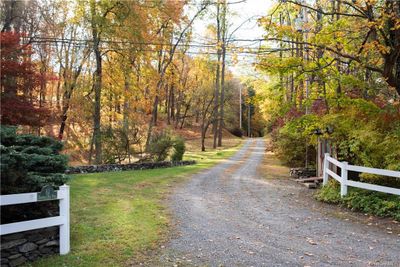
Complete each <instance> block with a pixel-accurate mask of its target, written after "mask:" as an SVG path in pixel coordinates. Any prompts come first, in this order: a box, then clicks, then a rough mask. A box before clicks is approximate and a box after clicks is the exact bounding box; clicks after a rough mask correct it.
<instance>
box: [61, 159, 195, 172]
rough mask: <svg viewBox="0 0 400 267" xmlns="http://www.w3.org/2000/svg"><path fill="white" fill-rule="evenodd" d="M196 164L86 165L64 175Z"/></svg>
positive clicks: (178, 162) (70, 168)
mask: <svg viewBox="0 0 400 267" xmlns="http://www.w3.org/2000/svg"><path fill="white" fill-rule="evenodd" d="M193 164H196V161H194V160H185V161H177V162H172V161H161V162H143V163H130V164H102V165H86V166H76V167H69V168H68V169H67V170H66V172H65V173H66V174H76V173H93V172H114V171H127V170H148V169H158V168H169V167H175V166H185V165H193Z"/></svg>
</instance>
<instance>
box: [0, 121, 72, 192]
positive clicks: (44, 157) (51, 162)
mask: <svg viewBox="0 0 400 267" xmlns="http://www.w3.org/2000/svg"><path fill="white" fill-rule="evenodd" d="M0 135H1V142H0V152H1V194H13V193H22V192H35V191H39V190H40V189H41V188H42V187H43V186H44V185H52V186H54V187H56V186H59V185H62V184H64V183H65V182H66V181H67V176H66V175H65V174H64V172H65V170H66V168H67V157H66V156H65V155H60V154H59V152H60V150H61V149H62V147H63V146H62V143H61V142H59V141H57V140H55V139H53V138H50V137H43V136H34V135H19V134H16V128H15V127H6V126H0Z"/></svg>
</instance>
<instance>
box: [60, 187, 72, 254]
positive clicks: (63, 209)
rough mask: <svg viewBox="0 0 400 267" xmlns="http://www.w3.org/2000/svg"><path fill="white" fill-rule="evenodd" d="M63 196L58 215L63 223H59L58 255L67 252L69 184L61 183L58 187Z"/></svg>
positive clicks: (68, 248)
mask: <svg viewBox="0 0 400 267" xmlns="http://www.w3.org/2000/svg"><path fill="white" fill-rule="evenodd" d="M59 190H60V191H61V192H62V196H63V198H62V199H60V216H61V217H62V218H63V224H61V225H60V255H65V254H68V253H69V250H70V244H69V241H70V238H69V235H70V234H69V186H68V185H62V186H60V189H59Z"/></svg>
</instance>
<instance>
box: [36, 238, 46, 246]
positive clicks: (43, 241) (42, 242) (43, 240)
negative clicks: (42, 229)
mask: <svg viewBox="0 0 400 267" xmlns="http://www.w3.org/2000/svg"><path fill="white" fill-rule="evenodd" d="M47 242H49V240H48V239H47V238H44V239H42V240H39V241H37V242H36V244H38V245H42V244H44V243H47Z"/></svg>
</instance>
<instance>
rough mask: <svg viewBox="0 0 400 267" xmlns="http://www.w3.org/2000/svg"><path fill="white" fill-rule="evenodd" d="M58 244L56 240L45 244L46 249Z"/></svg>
mask: <svg viewBox="0 0 400 267" xmlns="http://www.w3.org/2000/svg"><path fill="white" fill-rule="evenodd" d="M58 244H59V242H58V241H57V240H52V241H49V242H47V243H46V245H45V246H46V247H52V246H58Z"/></svg>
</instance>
